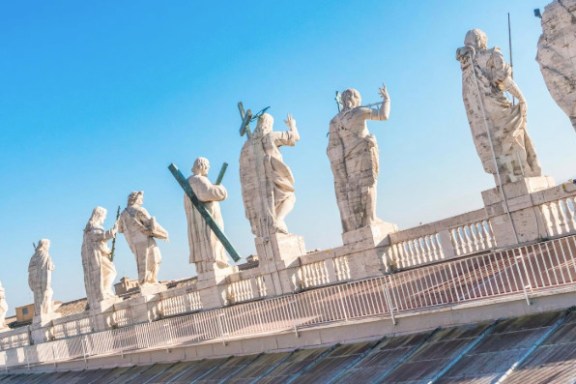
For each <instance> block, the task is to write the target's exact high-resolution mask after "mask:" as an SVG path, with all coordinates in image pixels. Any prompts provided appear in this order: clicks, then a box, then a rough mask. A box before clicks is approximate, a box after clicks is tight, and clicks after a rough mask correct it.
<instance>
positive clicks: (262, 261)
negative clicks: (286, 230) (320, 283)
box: [255, 233, 306, 296]
mask: <svg viewBox="0 0 576 384" xmlns="http://www.w3.org/2000/svg"><path fill="white" fill-rule="evenodd" d="M255 242H256V252H257V254H258V260H259V269H260V273H261V274H262V275H263V276H264V277H263V280H264V284H266V292H267V295H271V296H273V295H282V294H285V293H290V292H293V291H294V289H293V287H292V284H291V283H290V278H289V276H288V272H287V269H288V268H290V267H294V266H296V265H297V264H298V259H299V257H300V256H303V255H305V254H306V246H305V244H304V238H303V237H302V236H298V235H293V234H283V233H275V234H273V235H270V236H268V237H257V238H256V239H255Z"/></svg>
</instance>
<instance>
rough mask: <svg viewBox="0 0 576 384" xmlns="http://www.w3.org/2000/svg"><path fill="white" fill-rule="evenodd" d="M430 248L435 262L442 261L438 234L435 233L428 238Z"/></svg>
mask: <svg viewBox="0 0 576 384" xmlns="http://www.w3.org/2000/svg"><path fill="white" fill-rule="evenodd" d="M430 248H431V249H432V255H433V257H434V260H435V261H438V260H441V259H443V257H442V248H441V247H440V244H439V242H438V234H437V233H435V234H433V235H431V236H430Z"/></svg>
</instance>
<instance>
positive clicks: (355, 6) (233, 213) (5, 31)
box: [0, 0, 576, 313]
mask: <svg viewBox="0 0 576 384" xmlns="http://www.w3.org/2000/svg"><path fill="white" fill-rule="evenodd" d="M547 3H548V1H547V0H542V1H533V0H508V1H501V0H484V1H482V2H478V1H471V0H466V1H440V0H436V1H416V0H404V1H388V0H386V1H384V0H368V1H309V0H308V1H301V0H291V1H274V2H270V1H243V2H237V1H220V2H197V1H166V2H158V1H144V0H140V1H122V2H118V1H99V2H88V1H83V2H79V1H52V2H42V1H27V0H19V1H4V2H0V84H1V86H0V160H1V161H0V173H1V174H2V184H1V187H0V212H2V217H3V219H2V220H0V236H1V237H0V240H1V243H2V253H1V255H0V260H1V262H2V263H1V265H2V267H1V268H0V280H1V281H2V283H3V284H4V286H5V288H6V292H7V297H8V301H9V305H10V306H11V307H12V308H11V310H10V313H13V308H14V307H15V306H19V305H24V304H27V303H29V302H31V301H32V295H31V293H30V292H29V289H28V286H27V265H28V261H29V259H30V257H31V256H32V253H33V249H32V242H36V241H38V239H40V238H49V239H51V240H52V250H51V255H52V258H53V259H54V262H55V264H56V271H55V272H54V275H53V288H54V298H55V299H56V300H62V301H67V300H72V299H76V298H80V297H83V296H85V293H84V286H83V277H82V276H83V275H82V266H81V260H80V246H81V242H82V229H83V228H84V226H85V224H86V221H87V220H88V218H89V216H90V213H91V211H92V209H93V208H94V207H95V206H97V205H100V206H103V207H106V208H108V210H109V216H110V217H109V218H108V220H107V226H111V225H112V221H113V219H112V216H113V214H114V211H115V209H116V207H117V206H118V205H121V206H122V207H124V206H125V203H126V197H127V195H128V193H129V192H131V191H134V190H144V191H145V202H144V206H145V207H146V208H147V209H148V210H149V211H150V212H151V213H152V214H153V215H154V216H156V217H157V219H158V222H159V223H160V224H162V225H163V226H164V227H165V228H166V229H167V230H168V231H169V232H170V235H171V239H170V241H169V242H161V243H160V247H161V250H162V253H163V258H164V261H163V264H162V267H161V270H160V278H161V279H163V280H168V279H179V278H185V277H188V276H192V275H194V274H195V272H194V267H193V266H192V265H190V264H188V244H187V238H186V223H185V216H184V211H183V207H182V191H181V190H180V187H179V186H178V185H177V183H176V181H175V180H174V179H173V178H172V176H171V174H170V173H169V171H168V170H167V166H168V165H169V164H170V163H171V162H174V163H176V164H177V165H178V166H179V167H180V169H182V170H183V171H184V173H185V174H188V173H189V169H190V167H191V166H192V163H193V161H194V159H195V158H196V157H198V156H205V157H208V158H209V159H210V161H211V163H212V167H213V169H212V172H211V177H212V178H213V179H214V178H215V177H216V175H217V172H218V169H219V167H220V165H221V164H222V163H223V162H224V161H226V162H228V163H229V164H230V166H229V168H228V172H227V174H226V176H225V178H224V181H223V184H224V185H225V186H226V187H227V188H228V192H229V199H228V200H227V201H225V202H224V203H223V204H222V211H223V215H224V220H225V226H226V229H225V231H226V233H227V234H228V236H229V238H230V240H231V241H232V243H233V244H234V245H235V246H236V247H237V249H238V250H239V252H240V254H242V255H244V256H247V255H249V254H251V253H254V245H253V239H252V235H251V233H250V227H249V224H248V221H247V220H246V219H245V218H244V208H243V206H242V199H241V195H240V184H239V176H238V157H239V153H240V148H241V147H242V144H243V142H244V140H245V139H244V138H241V137H240V136H239V135H238V128H239V122H240V118H239V116H238V112H237V109H236V103H237V102H238V101H240V100H242V101H243V102H244V104H245V106H246V107H247V108H252V109H261V108H263V107H265V106H271V109H270V110H269V112H270V113H271V114H273V115H274V116H275V117H276V129H285V127H284V126H283V124H282V120H283V118H284V117H285V115H286V114H287V113H288V112H290V113H292V114H293V115H294V118H295V119H296V120H297V122H298V127H299V130H300V134H301V137H302V139H301V141H300V142H299V143H298V145H297V146H296V147H293V148H292V147H288V148H284V149H283V150H282V152H283V154H284V159H285V161H286V163H288V164H289V166H290V167H291V168H292V171H293V173H294V175H295V178H296V182H297V184H296V188H297V190H296V196H297V202H296V206H295V209H294V210H293V211H292V213H291V214H290V215H289V216H288V219H287V224H288V227H289V229H290V230H291V232H293V233H296V234H300V235H302V236H304V238H305V241H306V245H307V248H308V249H309V250H312V249H316V248H320V249H322V248H330V247H335V246H338V245H340V244H341V240H340V230H341V228H340V221H339V215H338V209H337V206H336V201H335V197H334V192H333V184H332V182H333V181H332V174H331V171H330V165H329V162H328V160H327V158H326V154H325V149H326V144H327V137H326V133H327V131H328V122H329V121H330V119H331V118H332V116H333V115H334V114H335V113H336V105H335V102H334V99H333V98H334V93H335V91H336V90H343V89H345V88H348V87H354V88H357V89H358V90H359V91H360V92H361V93H362V95H363V100H364V101H365V102H374V101H378V94H377V89H378V87H379V86H380V84H382V83H386V85H387V86H388V89H389V92H390V96H391V98H392V110H391V117H390V120H389V121H387V122H372V123H370V124H369V129H370V130H371V132H372V133H373V134H374V135H375V136H376V137H377V139H378V143H379V146H380V162H381V166H380V179H379V192H378V199H379V202H378V215H379V217H380V218H382V219H383V220H386V221H389V222H394V223H397V224H398V225H399V226H400V228H410V227H413V226H415V225H418V223H420V222H423V223H424V222H430V221H434V220H439V219H443V218H446V217H449V216H451V215H454V214H458V213H463V212H466V211H470V210H474V209H479V208H481V207H482V201H481V196H480V192H481V191H482V190H485V189H489V188H491V187H493V181H492V177H491V176H489V175H487V174H485V173H484V172H483V169H482V166H481V164H480V161H479V159H478V157H477V155H476V152H475V149H474V146H473V143H472V139H471V137H470V130H469V126H468V122H467V119H466V114H465V110H464V107H463V103H462V97H461V72H460V66H459V63H458V62H457V61H456V60H455V51H456V49H457V48H458V47H460V46H461V45H462V44H463V40H464V35H465V33H466V31H467V30H469V29H471V28H481V29H483V30H485V31H486V32H487V34H488V39H489V45H490V46H494V45H496V46H500V47H501V48H502V50H503V52H504V53H505V55H506V56H507V57H508V54H509V52H508V36H507V22H506V20H507V13H508V12H510V13H511V15H512V28H513V44H514V64H515V66H514V73H515V79H516V81H517V83H518V84H519V86H520V88H521V89H522V91H523V93H524V95H525V97H526V99H527V101H528V126H529V132H530V134H531V136H532V139H533V141H534V143H535V147H536V150H537V152H538V155H539V157H540V161H541V164H542V168H543V170H544V173H545V174H547V175H551V176H553V177H555V178H556V181H557V182H563V181H565V180H566V179H568V178H570V177H574V176H576V170H574V168H573V166H572V165H573V164H574V160H575V158H576V155H575V154H574V150H573V148H574V144H576V135H575V133H574V131H573V129H572V127H571V125H570V123H569V121H568V119H567V117H566V116H564V115H563V113H562V112H561V111H560V109H559V108H558V107H557V106H556V104H555V103H554V102H553V100H552V99H551V97H550V95H549V93H548V91H547V89H546V86H545V84H544V82H543V80H542V76H541V73H540V71H539V68H538V65H537V63H536V62H535V60H534V57H535V56H536V43H537V40H538V36H539V35H540V33H541V28H540V22H539V20H538V19H536V18H535V17H534V16H533V13H532V10H533V9H534V8H542V9H543V7H544V6H545V5H546V4H547ZM116 267H117V269H118V273H119V277H122V276H129V277H135V276H136V265H135V261H134V257H133V256H132V254H131V253H130V251H129V250H128V248H127V246H126V242H125V240H124V238H123V237H122V236H120V237H119V239H118V242H117V256H116Z"/></svg>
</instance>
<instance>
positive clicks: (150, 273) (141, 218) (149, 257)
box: [118, 191, 168, 285]
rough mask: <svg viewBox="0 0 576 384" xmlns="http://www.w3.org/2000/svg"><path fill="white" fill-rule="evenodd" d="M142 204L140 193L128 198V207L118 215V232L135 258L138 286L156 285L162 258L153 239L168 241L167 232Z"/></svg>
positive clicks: (142, 197)
mask: <svg viewBox="0 0 576 384" xmlns="http://www.w3.org/2000/svg"><path fill="white" fill-rule="evenodd" d="M143 203H144V192H142V191H139V192H132V193H131V194H130V195H129V196H128V206H127V207H126V209H124V211H123V212H122V214H121V215H120V219H119V222H118V232H120V233H123V234H124V237H126V241H127V242H128V245H129V247H130V250H132V253H134V255H135V256H136V265H137V267H138V280H139V282H140V284H141V285H142V284H156V283H158V270H159V268H160V262H161V261H162V256H161V254H160V249H159V248H158V246H157V245H156V240H154V238H157V239H168V232H167V231H166V230H165V229H164V228H162V227H161V226H160V224H158V223H157V222H156V219H155V218H154V217H153V216H150V214H149V213H148V211H147V210H146V209H145V208H143V207H142V204H143Z"/></svg>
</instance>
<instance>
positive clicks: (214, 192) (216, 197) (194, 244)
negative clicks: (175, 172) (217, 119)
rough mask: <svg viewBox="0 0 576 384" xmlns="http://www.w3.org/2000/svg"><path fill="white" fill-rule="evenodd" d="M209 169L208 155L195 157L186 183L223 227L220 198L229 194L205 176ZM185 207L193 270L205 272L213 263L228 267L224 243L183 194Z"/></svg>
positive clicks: (210, 268)
mask: <svg viewBox="0 0 576 384" xmlns="http://www.w3.org/2000/svg"><path fill="white" fill-rule="evenodd" d="M209 170H210V162H209V161H208V159H206V158H204V157H199V158H197V159H196V161H194V166H193V167H192V176H190V177H189V178H188V183H189V184H190V187H191V188H192V191H194V194H195V195H196V197H198V200H199V201H200V202H202V203H203V204H204V207H205V208H206V210H207V211H208V212H209V213H210V215H211V216H212V219H214V221H215V222H216V224H218V226H219V227H220V229H222V230H223V229H224V220H223V219H222V213H221V212H220V203H219V202H220V201H222V200H225V199H226V197H228V193H227V192H226V188H224V187H223V186H221V185H215V184H212V182H210V180H208V177H207V176H208V171H209ZM184 209H185V211H186V220H187V222H188V243H189V245H190V263H195V264H196V271H197V272H198V273H203V272H208V271H210V270H212V269H213V268H214V264H216V266H217V267H219V268H226V267H228V266H229V265H228V262H227V258H226V251H225V250H224V246H223V245H222V243H221V242H220V240H218V238H217V237H216V235H215V234H214V231H213V230H212V229H211V228H210V227H209V226H208V224H207V223H206V220H205V219H204V218H203V217H202V215H201V214H200V213H199V212H198V210H197V209H196V208H195V207H194V206H193V204H192V202H191V201H190V198H189V197H188V196H186V195H184Z"/></svg>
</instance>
